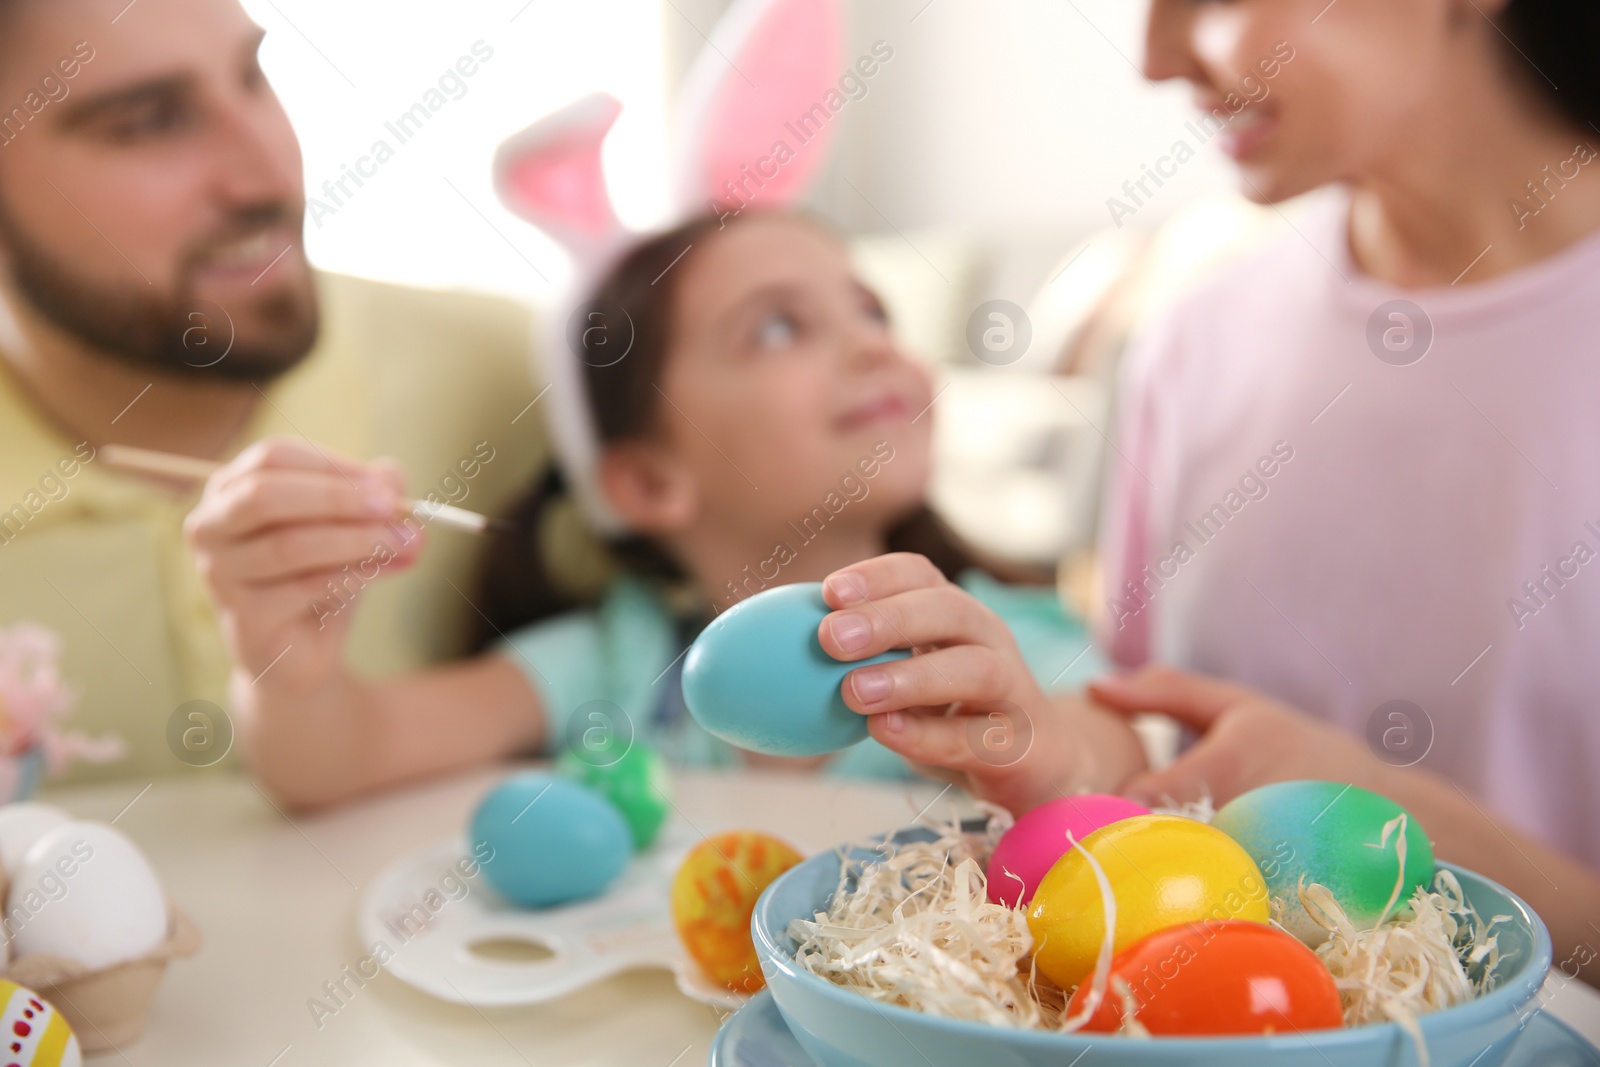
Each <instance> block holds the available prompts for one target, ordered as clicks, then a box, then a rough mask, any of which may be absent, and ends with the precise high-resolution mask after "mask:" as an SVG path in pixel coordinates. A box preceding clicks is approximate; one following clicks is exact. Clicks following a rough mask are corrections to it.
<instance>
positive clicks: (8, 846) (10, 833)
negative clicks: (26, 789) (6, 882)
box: [0, 801, 72, 873]
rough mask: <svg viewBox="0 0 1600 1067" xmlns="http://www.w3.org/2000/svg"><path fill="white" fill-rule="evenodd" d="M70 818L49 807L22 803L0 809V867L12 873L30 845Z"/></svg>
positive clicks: (60, 811) (69, 820)
mask: <svg viewBox="0 0 1600 1067" xmlns="http://www.w3.org/2000/svg"><path fill="white" fill-rule="evenodd" d="M71 821H72V816H70V815H68V814H67V813H66V812H64V811H62V810H61V809H60V808H58V807H55V806H54V805H51V804H36V803H33V802H32V801H23V802H22V803H20V804H7V805H5V806H4V807H0V868H4V869H5V870H6V871H7V872H8V873H9V872H11V871H15V870H16V869H17V865H18V864H20V863H21V862H22V857H24V856H26V855H27V854H28V849H30V848H32V847H33V843H34V842H35V841H37V840H39V838H41V837H43V836H44V835H45V833H46V831H49V830H54V829H55V828H56V827H58V826H60V825H61V824H62V823H64V822H71Z"/></svg>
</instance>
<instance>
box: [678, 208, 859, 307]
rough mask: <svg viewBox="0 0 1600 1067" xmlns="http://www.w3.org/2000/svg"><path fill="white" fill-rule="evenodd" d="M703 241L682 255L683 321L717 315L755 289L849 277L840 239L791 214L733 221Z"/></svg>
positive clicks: (849, 268)
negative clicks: (689, 252) (684, 261)
mask: <svg viewBox="0 0 1600 1067" xmlns="http://www.w3.org/2000/svg"><path fill="white" fill-rule="evenodd" d="M701 240H702V241H703V242H704V244H703V247H701V248H699V249H696V250H695V251H697V252H698V253H699V254H698V255H693V256H689V257H686V259H687V260H688V262H687V263H685V264H684V266H685V267H686V268H687V270H686V271H685V274H684V277H683V279H682V284H681V286H680V289H679V293H680V296H681V297H682V298H683V300H682V304H681V306H682V309H683V311H684V319H685V321H686V322H689V321H704V320H705V318H707V317H715V316H716V315H717V314H718V313H719V312H720V311H722V310H725V309H727V308H730V307H732V306H734V305H736V304H738V303H739V302H740V301H741V300H742V299H743V298H744V297H745V296H746V295H747V294H749V293H751V292H755V291H757V290H761V289H769V288H778V287H797V288H803V287H806V286H814V285H826V286H831V285H837V284H838V283H839V282H841V281H843V280H848V279H849V278H851V277H852V276H853V269H852V266H851V263H850V255H849V250H848V249H847V248H846V247H845V245H844V242H842V241H841V240H840V239H839V238H837V237H835V236H834V235H833V234H831V233H829V232H828V231H827V230H825V229H823V228H822V227H820V226H818V225H816V224H815V223H812V222H809V221H807V220H805V219H802V218H797V217H794V216H783V215H772V216H763V217H760V218H753V219H748V220H744V221H740V222H736V223H733V224H732V225H729V226H728V227H727V228H726V229H723V230H713V231H712V232H711V233H710V234H709V235H708V236H707V237H703V238H702V239H701Z"/></svg>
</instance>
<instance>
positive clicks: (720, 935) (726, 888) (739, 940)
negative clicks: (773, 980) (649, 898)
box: [672, 830, 803, 993]
mask: <svg viewBox="0 0 1600 1067" xmlns="http://www.w3.org/2000/svg"><path fill="white" fill-rule="evenodd" d="M802 858H803V857H802V856H801V855H800V854H799V853H798V852H796V851H795V850H794V849H792V848H790V847H789V846H788V845H786V844H784V843H783V842H782V841H779V840H778V839H777V838H775V837H769V836H767V835H766V834H763V833H757V832H756V831H754V830H730V831H728V832H727V833H721V834H713V835H712V836H710V837H708V838H706V839H705V840H704V841H702V842H700V844H698V845H696V846H695V847H694V848H693V849H691V850H690V852H689V854H688V855H687V856H685V857H684V860H683V866H681V867H679V868H678V874H677V877H676V878H674V879H673V880H672V921H673V922H674V923H675V924H676V925H677V927H678V936H679V937H680V938H682V939H683V945H684V948H686V949H688V950H689V955H690V956H692V957H694V960H695V962H696V963H698V964H700V966H701V967H702V968H704V969H705V971H706V973H707V974H709V975H710V976H711V977H712V978H714V979H715V980H717V981H718V982H721V983H722V984H723V985H725V986H727V987H728V988H729V989H732V990H735V991H737V992H741V993H754V992H757V991H758V990H760V989H761V988H762V986H764V985H766V981H765V979H763V978H762V977H761V966H760V964H759V963H758V962H757V960H756V950H755V946H754V945H753V944H752V943H751V941H750V913H751V912H752V911H754V910H755V906H756V898H757V897H759V896H760V895H761V891H762V890H763V889H765V888H767V886H769V885H771V884H772V882H773V881H774V880H775V879H776V878H777V877H778V875H780V874H782V873H783V872H784V871H786V870H788V869H789V868H790V867H793V866H794V865H795V864H797V863H799V862H800V860H801V859H802Z"/></svg>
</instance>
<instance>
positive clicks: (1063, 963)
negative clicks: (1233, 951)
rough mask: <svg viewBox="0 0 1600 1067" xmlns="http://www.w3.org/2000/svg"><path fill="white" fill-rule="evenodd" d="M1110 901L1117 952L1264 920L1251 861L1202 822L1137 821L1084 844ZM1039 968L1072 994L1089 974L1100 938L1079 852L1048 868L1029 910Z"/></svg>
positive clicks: (1261, 882) (1263, 895) (1263, 894)
mask: <svg viewBox="0 0 1600 1067" xmlns="http://www.w3.org/2000/svg"><path fill="white" fill-rule="evenodd" d="M1082 845H1083V848H1084V849H1085V850H1086V851H1088V852H1089V854H1090V855H1092V856H1093V857H1094V858H1095V860H1096V861H1097V862H1098V863H1099V864H1100V866H1101V868H1102V869H1103V870H1104V871H1105V875H1106V880H1107V881H1108V882H1109V883H1110V885H1111V895H1112V897H1113V898H1114V899H1115V900H1116V904H1117V918H1116V936H1115V949H1114V950H1115V951H1116V952H1121V951H1122V950H1123V949H1125V948H1127V947H1128V946H1129V945H1132V944H1133V943H1134V942H1136V941H1139V940H1141V939H1142V938H1144V937H1146V936H1148V935H1150V934H1153V933H1155V932H1156V931H1157V930H1164V929H1166V928H1167V927H1169V926H1177V925H1178V924H1180V923H1187V922H1200V921H1203V920H1206V919H1246V920H1250V921H1252V922H1259V923H1264V922H1266V921H1267V919H1268V917H1269V915H1270V908H1269V900H1268V893H1267V885H1266V880H1265V879H1264V878H1262V877H1261V871H1260V870H1259V869H1258V868H1257V867H1256V864H1255V861H1254V860H1252V859H1251V858H1250V854H1249V853H1248V852H1246V851H1245V850H1244V849H1243V848H1241V847H1240V846H1239V845H1238V844H1237V843H1236V842H1235V841H1234V840H1233V839H1232V838H1230V837H1228V835H1227V834H1224V833H1223V832H1222V831H1220V830H1214V829H1212V828H1211V827H1209V826H1207V825H1206V824H1205V823H1201V822H1196V821H1195V820H1193V819H1185V818H1182V817H1180V816H1177V815H1137V816H1134V817H1133V818H1129V819H1123V820H1121V821H1119V822H1114V823H1112V824H1111V825H1110V826H1105V827H1102V828H1101V829H1099V830H1096V831H1095V832H1094V833H1092V834H1090V835H1089V836H1088V837H1085V838H1084V839H1083V842H1082ZM1028 929H1029V930H1030V931H1031V932H1032V933H1033V943H1034V960H1035V962H1036V963H1037V964H1038V967H1039V970H1040V971H1041V972H1042V973H1043V974H1045V975H1046V976H1047V977H1049V978H1050V980H1051V981H1053V982H1055V983H1056V984H1057V985H1059V986H1061V987H1062V988H1063V989H1070V988H1072V987H1073V986H1075V985H1077V984H1078V983H1079V982H1081V981H1083V979H1084V978H1085V977H1087V976H1088V975H1089V973H1090V972H1091V971H1093V970H1094V964H1095V958H1096V957H1097V956H1098V955H1099V952H1100V942H1101V940H1102V939H1103V938H1104V936H1105V915H1104V911H1103V906H1102V904H1101V899H1100V886H1099V883H1098V882H1097V881H1096V879H1095V875H1094V871H1093V869H1092V868H1091V867H1090V866H1089V862H1088V861H1087V860H1086V859H1085V858H1084V857H1083V854H1082V853H1081V852H1079V851H1078V850H1077V849H1073V850H1072V851H1070V852H1068V853H1066V854H1065V855H1063V856H1062V857H1061V858H1060V859H1059V860H1057V861H1056V864H1055V866H1053V867H1051V868H1050V871H1049V873H1048V874H1046V875H1045V876H1044V880H1043V881H1041V882H1040V883H1039V889H1038V891H1037V892H1036V893H1035V894H1034V897H1033V905H1032V907H1031V908H1029V910H1028Z"/></svg>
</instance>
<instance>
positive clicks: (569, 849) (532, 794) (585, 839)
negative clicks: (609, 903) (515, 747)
mask: <svg viewBox="0 0 1600 1067" xmlns="http://www.w3.org/2000/svg"><path fill="white" fill-rule="evenodd" d="M470 832H471V835H472V838H471V846H472V847H473V848H474V849H477V848H479V847H480V846H482V845H486V846H487V849H488V851H487V857H488V858H486V859H485V860H484V861H483V873H484V874H485V875H486V876H487V877H488V879H489V882H490V884H491V885H493V886H494V887H495V889H497V890H499V891H500V894H501V895H502V896H504V897H505V898H506V899H507V900H510V901H511V902H512V903H514V904H519V905H521V906H522V907H525V908H545V907H549V906H551V905H553V904H564V903H567V902H569V901H574V900H582V899H584V898H586V897H593V896H598V895H600V894H601V893H603V892H605V890H606V887H608V886H609V885H610V884H611V883H612V882H613V881H614V880H615V879H616V877H617V875H619V874H621V873H622V869H623V868H624V867H626V866H627V865H628V860H629V858H630V857H631V856H632V855H633V839H632V837H631V836H630V834H629V832H628V824H627V823H626V822H624V821H623V819H622V815H621V813H620V812H618V811H617V809H616V807H615V806H614V805H612V804H611V803H610V802H609V801H608V800H606V799H605V798H604V797H602V796H600V795H599V794H598V793H596V792H594V791H593V790H591V789H588V788H586V787H584V786H582V785H579V784H577V783H576V782H571V781H568V780H566V779H563V778H555V777H552V776H550V775H547V774H540V773H537V772H534V771H528V772H525V773H522V774H514V775H512V776H511V777H510V778H507V779H506V780H505V781H503V782H501V783H500V784H499V785H497V786H495V787H494V788H493V789H491V790H490V791H489V795H488V796H486V797H484V798H483V801H482V803H480V804H479V805H478V810H477V811H476V812H474V813H473V816H472V825H471V828H470Z"/></svg>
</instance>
